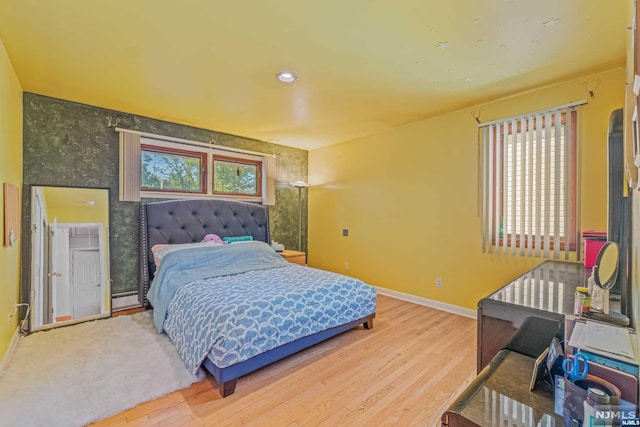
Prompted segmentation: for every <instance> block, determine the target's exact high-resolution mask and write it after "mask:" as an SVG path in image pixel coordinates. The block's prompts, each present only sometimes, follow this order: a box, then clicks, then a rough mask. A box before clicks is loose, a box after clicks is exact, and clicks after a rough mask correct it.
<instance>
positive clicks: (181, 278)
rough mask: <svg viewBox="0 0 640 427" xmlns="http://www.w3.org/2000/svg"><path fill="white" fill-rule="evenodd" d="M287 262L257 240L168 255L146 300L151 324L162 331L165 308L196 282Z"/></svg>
mask: <svg viewBox="0 0 640 427" xmlns="http://www.w3.org/2000/svg"><path fill="white" fill-rule="evenodd" d="M288 265H289V263H288V262H287V261H286V260H284V259H283V258H282V256H280V255H279V254H277V253H276V252H275V251H274V250H273V249H272V248H271V247H270V246H269V245H267V244H266V243H264V242H259V241H249V242H242V243H237V244H233V245H226V246H204V247H201V248H190V249H184V250H181V251H177V252H172V253H169V254H167V255H166V256H165V257H164V259H163V260H162V265H161V266H160V268H159V270H158V271H157V274H156V277H155V278H154V279H153V283H152V284H151V288H150V289H149V292H148V293H147V298H148V299H149V301H150V302H151V304H152V305H153V322H154V325H155V327H156V329H157V330H158V332H162V331H163V329H164V321H165V317H166V313H167V306H168V305H169V302H170V301H171V299H172V298H173V295H174V294H175V293H176V291H177V290H178V289H179V288H180V287H181V286H183V285H185V284H187V283H190V282H193V281H194V280H198V279H206V278H211V277H218V276H225V275H230V274H238V273H244V272H246V271H251V270H262V269H267V268H277V267H286V266H288Z"/></svg>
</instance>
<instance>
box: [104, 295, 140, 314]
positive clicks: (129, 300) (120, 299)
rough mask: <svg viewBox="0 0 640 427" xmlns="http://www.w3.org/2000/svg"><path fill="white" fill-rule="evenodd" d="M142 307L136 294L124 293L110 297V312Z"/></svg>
mask: <svg viewBox="0 0 640 427" xmlns="http://www.w3.org/2000/svg"><path fill="white" fill-rule="evenodd" d="M136 307H142V305H141V304H140V301H138V292H137V291H133V292H124V293H121V294H114V295H112V296H111V311H121V310H128V309H130V308H136Z"/></svg>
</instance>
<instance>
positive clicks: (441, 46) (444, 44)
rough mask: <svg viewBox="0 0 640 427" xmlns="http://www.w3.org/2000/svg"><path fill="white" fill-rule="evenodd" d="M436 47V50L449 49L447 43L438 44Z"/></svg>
mask: <svg viewBox="0 0 640 427" xmlns="http://www.w3.org/2000/svg"><path fill="white" fill-rule="evenodd" d="M436 47H437V48H438V49H446V48H447V47H449V42H440V43H438V44H437V45H436Z"/></svg>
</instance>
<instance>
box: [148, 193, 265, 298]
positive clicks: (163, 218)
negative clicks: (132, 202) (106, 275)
mask: <svg viewBox="0 0 640 427" xmlns="http://www.w3.org/2000/svg"><path fill="white" fill-rule="evenodd" d="M207 234H217V235H218V236H220V237H236V236H253V239H254V240H260V241H263V242H266V243H269V242H270V241H271V237H270V230H269V210H268V208H267V207H266V206H262V205H258V204H254V203H246V202H236V201H231V200H171V201H167V202H156V203H144V204H141V205H140V279H139V285H138V296H139V300H140V302H141V303H142V304H144V305H145V306H147V305H148V301H147V299H146V295H147V291H148V290H149V285H150V283H151V279H153V275H154V273H155V265H154V263H153V254H152V253H151V248H152V247H153V245H156V244H162V243H169V244H178V243H194V242H200V241H202V239H203V237H204V236H205V235H207Z"/></svg>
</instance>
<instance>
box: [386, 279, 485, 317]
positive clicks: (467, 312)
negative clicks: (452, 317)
mask: <svg viewBox="0 0 640 427" xmlns="http://www.w3.org/2000/svg"><path fill="white" fill-rule="evenodd" d="M375 288H376V289H377V290H378V293H379V294H380V295H386V296H388V297H392V298H396V299H401V300H403V301H408V302H412V303H414V304H419V305H424V306H425V307H431V308H435V309H437V310H441V311H446V312H448V313H453V314H457V315H458V316H464V317H469V318H471V319H477V318H478V313H477V312H476V311H475V310H471V309H470V308H464V307H460V306H459V305H453V304H447V303H446V302H441V301H436V300H432V299H429V298H424V297H419V296H416V295H411V294H405V293H404V292H399V291H394V290H392V289H386V288H380V287H378V286H375Z"/></svg>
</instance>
